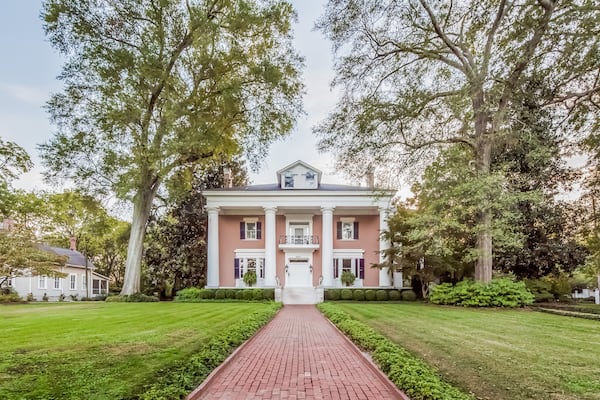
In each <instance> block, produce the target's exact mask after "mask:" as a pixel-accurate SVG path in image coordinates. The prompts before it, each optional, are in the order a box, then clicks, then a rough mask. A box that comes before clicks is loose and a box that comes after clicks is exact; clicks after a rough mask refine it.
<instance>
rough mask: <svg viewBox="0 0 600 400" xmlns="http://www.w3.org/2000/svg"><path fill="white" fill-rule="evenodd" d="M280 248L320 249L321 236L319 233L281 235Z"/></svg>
mask: <svg viewBox="0 0 600 400" xmlns="http://www.w3.org/2000/svg"><path fill="white" fill-rule="evenodd" d="M279 248H280V249H318V248H319V237H318V236H317V235H300V236H298V235H281V236H279Z"/></svg>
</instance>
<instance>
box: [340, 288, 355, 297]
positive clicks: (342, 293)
mask: <svg viewBox="0 0 600 400" xmlns="http://www.w3.org/2000/svg"><path fill="white" fill-rule="evenodd" d="M353 297H354V296H352V290H350V289H342V290H341V291H340V298H341V299H342V300H352V298H353Z"/></svg>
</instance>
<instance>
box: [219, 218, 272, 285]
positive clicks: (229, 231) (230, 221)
mask: <svg viewBox="0 0 600 400" xmlns="http://www.w3.org/2000/svg"><path fill="white" fill-rule="evenodd" d="M246 217H256V218H258V220H259V221H260V222H261V223H262V236H261V239H256V240H242V239H240V222H241V221H243V220H244V218H246ZM264 248H265V217H264V215H219V286H225V287H227V286H235V276H234V269H233V259H234V258H235V253H234V250H235V249H264Z"/></svg>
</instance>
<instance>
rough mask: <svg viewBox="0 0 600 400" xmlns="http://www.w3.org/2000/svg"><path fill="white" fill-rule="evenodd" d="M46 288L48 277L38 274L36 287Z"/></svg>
mask: <svg viewBox="0 0 600 400" xmlns="http://www.w3.org/2000/svg"><path fill="white" fill-rule="evenodd" d="M42 279H43V282H44V285H43V286H42ZM47 288H48V277H47V276H46V275H39V276H38V289H47Z"/></svg>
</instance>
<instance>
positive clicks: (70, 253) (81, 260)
mask: <svg viewBox="0 0 600 400" xmlns="http://www.w3.org/2000/svg"><path fill="white" fill-rule="evenodd" d="M40 249H41V250H44V251H49V252H52V253H54V254H58V255H59V256H67V257H68V259H67V265H71V266H74V267H81V268H85V256H84V255H83V254H81V253H80V252H78V251H75V250H70V249H63V248H62V247H52V246H46V245H40ZM87 266H88V268H90V269H94V268H96V267H95V266H94V264H93V263H92V262H91V261H90V260H89V259H88V262H87Z"/></svg>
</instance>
